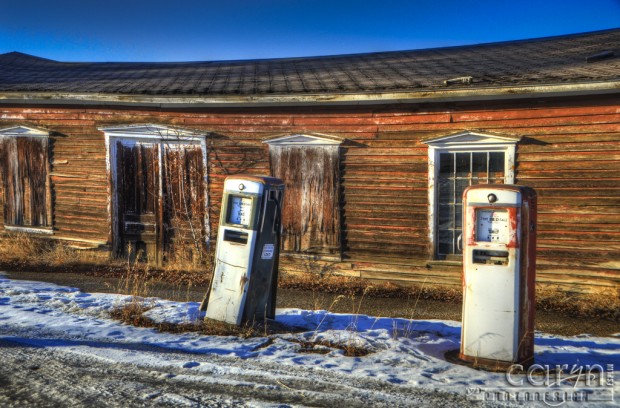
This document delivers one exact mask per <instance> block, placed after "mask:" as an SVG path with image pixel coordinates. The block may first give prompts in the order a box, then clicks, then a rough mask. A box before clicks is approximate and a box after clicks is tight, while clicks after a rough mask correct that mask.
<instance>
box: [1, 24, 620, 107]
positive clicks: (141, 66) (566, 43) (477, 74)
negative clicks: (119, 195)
mask: <svg viewBox="0 0 620 408" xmlns="http://www.w3.org/2000/svg"><path fill="white" fill-rule="evenodd" d="M619 80H620V29H613V30H606V31H598V32H592V33H584V34H575V35H568V36H560V37H548V38H540V39H533V40H522V41H510V42H501V43H489V44H479V45H470V46H459V47H448V48H434V49H423V50H413V51H397V52H378V53H368V54H354V55H340V56H327V57H311V58H287V59H264V60H246V61H215V62H172V63H151V62H122V63H121V62H59V61H53V60H49V59H44V58H39V57H35V56H31V55H27V54H22V53H19V52H10V53H7V54H0V99H7V98H9V96H7V95H13V97H14V96H15V95H17V94H19V95H23V97H24V98H25V97H26V96H27V95H28V94H30V93H37V94H43V93H56V94H64V95H65V96H64V97H66V98H69V97H70V95H71V94H80V95H86V97H87V96H88V95H94V94H98V95H102V94H103V95H141V96H149V95H150V96H176V97H183V98H184V100H191V98H193V97H220V98H222V97H233V96H236V97H240V96H244V97H246V98H248V97H258V98H260V97H262V96H269V95H271V96H274V95H282V96H291V95H298V96H299V95H301V96H304V95H306V96H308V95H319V96H320V95H346V94H356V95H373V94H375V95H376V94H381V93H390V94H393V95H394V94H396V95H398V94H399V93H406V92H430V93H433V92H441V91H445V90H446V89H451V90H456V89H461V90H463V89H468V90H472V89H477V90H481V89H485V88H495V89H497V88H502V87H504V88H505V87H516V86H519V87H527V86H543V85H557V84H588V83H600V82H610V81H619ZM67 95H69V96H67ZM58 98H61V97H60V96H59V97H58ZM10 99H11V98H10Z"/></svg>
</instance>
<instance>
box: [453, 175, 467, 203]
mask: <svg viewBox="0 0 620 408" xmlns="http://www.w3.org/2000/svg"><path fill="white" fill-rule="evenodd" d="M467 187H469V180H468V179H460V180H456V193H455V200H456V201H455V202H457V203H460V202H461V201H462V200H463V192H464V191H465V189H466V188H467Z"/></svg>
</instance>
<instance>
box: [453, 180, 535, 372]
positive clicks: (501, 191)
mask: <svg viewBox="0 0 620 408" xmlns="http://www.w3.org/2000/svg"><path fill="white" fill-rule="evenodd" d="M463 217H464V219H463V326H462V327H463V328H462V333H461V350H460V354H459V358H460V359H461V360H464V361H466V362H468V363H472V364H476V365H477V366H479V367H483V368H490V369H498V368H507V367H509V366H510V365H511V364H517V363H518V364H523V365H524V366H529V365H531V364H533V362H534V308H535V296H534V294H535V274H536V192H535V191H534V190H533V189H531V188H529V187H523V186H515V185H506V184H498V185H489V184H480V185H475V186H471V187H468V188H467V189H466V190H465V192H464V193H463Z"/></svg>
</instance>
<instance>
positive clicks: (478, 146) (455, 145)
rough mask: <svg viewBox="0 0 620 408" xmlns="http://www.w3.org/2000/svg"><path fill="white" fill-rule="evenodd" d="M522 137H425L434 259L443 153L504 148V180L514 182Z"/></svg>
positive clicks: (476, 134) (471, 134)
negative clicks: (438, 183) (518, 146)
mask: <svg viewBox="0 0 620 408" xmlns="http://www.w3.org/2000/svg"><path fill="white" fill-rule="evenodd" d="M520 140H521V138H520V137H517V136H512V135H510V136H509V135H498V134H493V133H490V132H478V131H463V132H459V133H455V134H450V135H446V136H441V137H437V138H432V139H426V140H422V143H424V144H426V145H428V209H429V213H428V239H429V242H430V245H431V246H430V247H431V248H432V249H431V251H432V252H431V254H430V256H431V258H432V259H433V260H438V254H437V236H438V232H439V231H438V228H439V226H438V214H439V208H438V201H439V200H438V194H439V188H435V185H436V182H437V181H438V180H439V155H440V154H441V153H468V152H472V153H476V152H491V153H493V152H503V153H504V181H505V183H506V184H514V182H515V163H516V150H517V149H516V146H517V143H518V142H519V141H520Z"/></svg>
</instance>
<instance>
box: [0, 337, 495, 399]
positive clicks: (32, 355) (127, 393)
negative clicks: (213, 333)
mask: <svg viewBox="0 0 620 408" xmlns="http://www.w3.org/2000/svg"><path fill="white" fill-rule="evenodd" d="M79 345H80V346H81V347H82V349H84V347H86V350H82V352H80V353H75V352H71V351H69V350H67V349H63V348H54V347H44V348H43V347H36V346H30V345H27V344H24V343H23V340H22V341H17V342H16V341H11V340H8V341H7V340H0V361H2V369H1V370H0V406H2V407H7V408H8V407H16V408H18V407H19V408H21V407H75V406H89V407H143V406H149V407H150V406H175V407H250V406H251V407H256V406H260V407H266V406H269V407H289V406H312V407H367V406H372V407H411V406H425V407H426V406H428V407H443V408H451V407H455V408H458V407H475V406H481V405H480V404H479V403H476V402H472V401H469V400H467V399H466V397H465V396H464V395H455V394H448V393H443V392H437V391H432V390H424V389H420V388H414V387H403V386H402V385H392V384H389V383H386V382H384V381H379V380H375V379H372V378H348V377H343V376H338V375H335V374H332V373H330V372H329V371H324V370H313V369H312V368H311V367H310V368H309V367H295V366H286V365H280V364H274V363H268V362H257V361H244V360H240V359H237V358H227V357H223V356H215V355H199V354H189V353H178V352H171V351H168V350H164V349H158V348H156V347H142V346H140V347H137V348H136V346H133V348H132V349H128V350H127V353H132V352H134V353H135V352H136V351H139V352H140V353H141V354H143V355H144V354H157V356H156V357H157V358H158V359H165V360H166V361H167V362H168V363H169V364H167V365H165V366H141V365H138V364H136V363H123V362H119V361H108V360H106V359H102V358H97V357H92V356H89V355H88V354H87V352H88V347H96V348H98V349H99V352H101V348H104V347H116V348H117V347H118V345H113V344H103V343H88V342H84V343H83V344H79ZM138 349H139V350H138ZM116 351H118V350H116ZM184 361H185V362H186V361H191V363H185V364H182V362H184ZM198 364H209V365H212V366H213V367H214V369H213V371H195V370H192V367H193V366H195V365H198ZM484 406H485V407H486V406H493V405H492V404H491V405H490V404H485V405H484ZM504 406H505V405H504Z"/></svg>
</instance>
